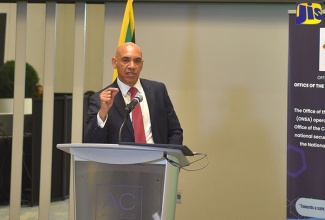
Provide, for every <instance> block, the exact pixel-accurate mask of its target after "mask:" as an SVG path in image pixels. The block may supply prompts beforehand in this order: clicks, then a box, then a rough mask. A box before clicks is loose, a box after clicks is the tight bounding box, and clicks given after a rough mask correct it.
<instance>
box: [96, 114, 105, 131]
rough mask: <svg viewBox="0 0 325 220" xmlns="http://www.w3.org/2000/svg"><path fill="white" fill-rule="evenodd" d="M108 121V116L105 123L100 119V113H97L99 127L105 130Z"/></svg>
mask: <svg viewBox="0 0 325 220" xmlns="http://www.w3.org/2000/svg"><path fill="white" fill-rule="evenodd" d="M106 121H107V115H106V119H105V121H102V119H101V118H100V117H99V113H97V125H98V127H100V128H103V127H104V126H105V124H106Z"/></svg>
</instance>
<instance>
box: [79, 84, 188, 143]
mask: <svg viewBox="0 0 325 220" xmlns="http://www.w3.org/2000/svg"><path fill="white" fill-rule="evenodd" d="M140 82H141V85H142V87H143V90H144V92H145V94H146V98H147V102H148V107H149V112H150V121H151V130H152V136H153V140H154V142H155V144H182V143H183V130H182V128H181V126H180V123H179V120H178V118H177V115H176V113H175V111H174V107H173V105H172V102H171V100H170V98H169V95H168V93H167V89H166V86H165V85H164V84H163V83H160V82H156V81H151V80H146V79H140ZM108 87H115V88H118V84H117V81H116V80H115V81H114V82H113V83H112V84H111V85H109V86H108ZM108 87H106V88H108ZM106 88H104V89H106ZM104 89H103V90H104ZM103 90H101V91H103ZM101 91H99V92H97V93H95V94H94V95H92V96H91V97H90V100H89V109H88V119H87V132H86V139H85V142H86V143H111V144H116V143H118V141H119V130H120V127H121V125H122V123H123V120H124V118H125V117H126V115H127V112H126V111H125V102H124V99H123V96H122V94H121V92H119V93H118V94H117V95H116V96H115V98H114V103H113V105H112V107H111V108H110V110H109V111H108V117H107V121H106V124H105V127H104V128H100V127H98V125H97V113H98V111H99V108H100V100H99V94H100V92H101ZM121 142H134V133H133V126H132V123H131V120H130V119H129V118H128V120H127V121H126V124H125V126H124V128H123V130H122V132H121Z"/></svg>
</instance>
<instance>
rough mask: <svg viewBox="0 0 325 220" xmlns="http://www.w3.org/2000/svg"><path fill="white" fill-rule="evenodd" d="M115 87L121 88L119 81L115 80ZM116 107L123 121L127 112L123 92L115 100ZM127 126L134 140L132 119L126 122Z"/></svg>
mask: <svg viewBox="0 0 325 220" xmlns="http://www.w3.org/2000/svg"><path fill="white" fill-rule="evenodd" d="M112 85H113V86H114V87H116V88H119V86H118V84H117V81H116V80H115V81H114V83H113V84H112ZM119 89H120V88H119ZM114 106H115V107H116V109H117V111H118V112H119V114H120V116H121V117H122V118H123V120H124V119H125V117H126V114H127V113H126V111H125V102H124V98H123V95H122V93H121V92H119V93H118V94H117V95H116V96H115V98H114ZM125 126H126V127H127V129H128V131H129V132H130V134H131V136H132V137H133V138H134V131H133V126H132V123H131V120H130V118H128V120H127V121H126V124H125Z"/></svg>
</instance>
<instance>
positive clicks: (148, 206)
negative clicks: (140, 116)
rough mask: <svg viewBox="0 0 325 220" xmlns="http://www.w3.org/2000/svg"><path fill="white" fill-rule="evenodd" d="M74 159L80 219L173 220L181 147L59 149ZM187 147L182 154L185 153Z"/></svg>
mask: <svg viewBox="0 0 325 220" xmlns="http://www.w3.org/2000/svg"><path fill="white" fill-rule="evenodd" d="M57 148H59V149H60V150H63V151H65V152H67V153H69V154H71V155H72V161H73V167H74V169H73V173H72V174H71V175H73V180H74V183H73V184H74V194H73V195H74V198H70V199H74V204H75V207H74V212H75V219H78V220H89V219H96V220H104V219H105V220H120V219H132V220H149V219H150V220H151V219H152V220H173V219H175V209H176V193H177V185H178V175H179V170H180V169H179V167H177V166H175V165H171V164H170V163H169V162H168V161H167V159H166V158H168V160H172V161H173V164H177V165H179V166H187V165H189V161H188V160H187V158H186V156H185V155H191V151H190V150H189V149H188V148H187V147H186V146H183V145H176V146H175V145H154V144H143V145H139V144H134V143H133V144H131V143H129V144H128V143H125V144H88V143H87V144H58V145H57ZM184 148H185V149H184Z"/></svg>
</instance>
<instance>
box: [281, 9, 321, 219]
mask: <svg viewBox="0 0 325 220" xmlns="http://www.w3.org/2000/svg"><path fill="white" fill-rule="evenodd" d="M296 22H297V21H296V14H289V78H288V144H287V158H288V160H287V220H289V219H290V220H295V219H313V220H316V219H325V86H324V84H325V28H324V23H325V22H324V21H322V22H321V23H320V24H317V25H315V24H314V25H298V24H297V23H296ZM275 65H276V64H275Z"/></svg>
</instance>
